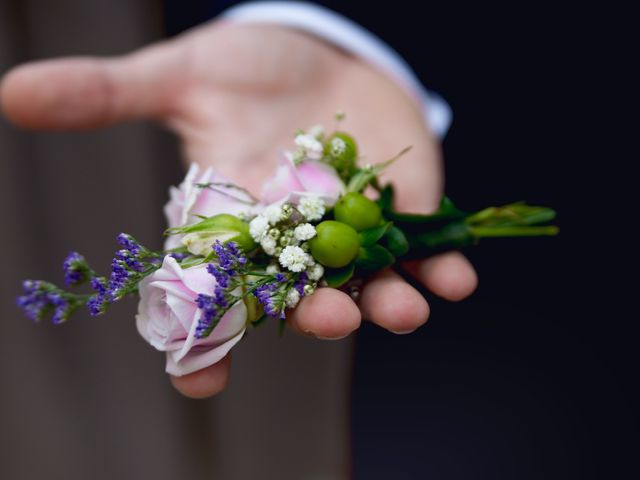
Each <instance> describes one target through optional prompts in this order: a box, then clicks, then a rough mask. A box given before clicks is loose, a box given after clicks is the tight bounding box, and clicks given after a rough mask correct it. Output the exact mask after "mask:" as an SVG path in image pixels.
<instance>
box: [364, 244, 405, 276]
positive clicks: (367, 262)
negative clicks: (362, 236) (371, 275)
mask: <svg viewBox="0 0 640 480" xmlns="http://www.w3.org/2000/svg"><path fill="white" fill-rule="evenodd" d="M395 261H396V259H395V257H394V256H393V255H392V254H391V252H389V250H387V249H386V248H384V247H383V246H382V245H379V244H376V245H373V246H371V247H364V248H360V251H359V252H358V256H357V258H356V262H355V263H356V267H357V268H358V269H361V270H367V271H373V272H376V271H378V270H382V269H383V268H387V267H389V266H391V265H393V264H394V262H395Z"/></svg>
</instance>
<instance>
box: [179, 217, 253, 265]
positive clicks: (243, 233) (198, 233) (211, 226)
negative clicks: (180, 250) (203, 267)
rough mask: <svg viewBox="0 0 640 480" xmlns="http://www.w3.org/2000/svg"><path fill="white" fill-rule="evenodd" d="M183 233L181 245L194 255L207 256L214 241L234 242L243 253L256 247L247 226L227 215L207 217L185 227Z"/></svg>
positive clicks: (236, 218)
mask: <svg viewBox="0 0 640 480" xmlns="http://www.w3.org/2000/svg"><path fill="white" fill-rule="evenodd" d="M183 231H184V233H185V235H184V237H183V238H182V243H183V244H184V245H185V246H186V247H187V249H188V250H189V252H191V253H192V254H194V255H202V256H205V257H206V256H207V255H209V254H210V253H211V251H212V250H211V247H212V245H213V244H214V243H215V242H216V240H220V241H221V242H222V243H227V242H235V243H237V244H238V246H239V247H240V248H241V249H242V250H243V251H245V252H249V251H251V250H253V249H254V248H255V246H256V245H255V242H254V241H253V239H252V238H251V235H250V234H249V224H247V223H246V222H243V221H242V220H240V219H239V218H238V217H236V216H234V215H229V214H227V213H221V214H219V215H215V216H213V217H209V218H207V219H206V220H203V221H202V222H199V223H196V224H195V225H191V226H189V227H185V228H184V229H183Z"/></svg>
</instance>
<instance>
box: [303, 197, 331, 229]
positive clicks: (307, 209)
mask: <svg viewBox="0 0 640 480" xmlns="http://www.w3.org/2000/svg"><path fill="white" fill-rule="evenodd" d="M298 211H299V212H300V213H301V214H302V215H304V217H305V218H306V219H307V220H309V221H310V222H313V221H315V220H320V219H321V218H322V216H323V215H324V212H325V209H324V201H323V200H322V199H321V198H320V197H316V196H313V195H309V196H305V197H302V198H301V199H300V203H299V204H298Z"/></svg>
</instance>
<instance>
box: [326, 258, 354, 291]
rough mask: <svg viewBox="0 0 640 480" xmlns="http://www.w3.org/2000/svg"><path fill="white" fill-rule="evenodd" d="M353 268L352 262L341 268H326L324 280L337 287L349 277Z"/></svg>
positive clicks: (332, 286)
mask: <svg viewBox="0 0 640 480" xmlns="http://www.w3.org/2000/svg"><path fill="white" fill-rule="evenodd" d="M354 270H355V264H354V262H351V263H350V264H349V265H347V266H346V267H342V268H327V269H325V271H324V280H325V281H326V282H327V285H329V286H330V287H331V288H338V287H341V286H342V285H344V284H345V283H347V282H348V281H349V280H350V279H351V277H352V276H353V272H354Z"/></svg>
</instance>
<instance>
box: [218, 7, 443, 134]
mask: <svg viewBox="0 0 640 480" xmlns="http://www.w3.org/2000/svg"><path fill="white" fill-rule="evenodd" d="M222 18H224V19H226V20H231V21H235V22H247V23H248V22H259V23H276V24H279V25H286V26H288V27H292V28H297V29H299V30H302V31H305V32H308V33H310V34H313V35H315V36H316V37H319V38H321V39H323V40H325V41H327V42H329V43H332V44H334V45H336V46H337V47H339V48H341V49H343V50H345V51H347V52H349V53H351V54H352V55H355V56H357V57H359V58H362V59H364V60H366V61H367V62H369V63H370V64H372V65H373V66H375V67H377V68H379V69H380V70H383V71H385V72H387V74H389V75H390V76H391V77H392V78H393V79H394V80H395V81H396V82H397V83H398V84H399V85H400V86H401V87H403V88H404V89H405V90H406V91H407V92H408V93H409V94H410V95H411V96H412V97H413V98H415V99H416V100H417V101H418V102H419V103H420V105H422V110H423V114H424V117H425V122H426V123H427V125H428V126H429V127H430V128H431V130H432V131H433V132H434V133H435V134H436V135H438V136H439V137H441V138H442V137H444V135H445V134H446V133H447V130H448V129H449V125H450V124H451V118H452V113H451V108H450V107H449V105H448V104H447V102H446V101H444V99H443V98H442V97H440V96H439V95H438V94H436V93H434V92H431V91H428V90H427V89H426V88H424V86H423V85H422V84H421V83H420V81H419V80H418V77H417V76H416V74H415V73H414V72H413V70H412V69H411V67H410V66H409V65H408V64H407V62H405V61H404V60H403V59H402V57H401V56H400V55H399V54H398V52H396V51H395V50H393V49H392V48H391V47H390V46H389V45H387V44H386V43H384V42H383V41H382V40H381V39H380V38H378V37H376V36H375V35H374V34H372V33H371V32H369V31H368V30H366V29H364V28H362V27H361V26H360V25H358V24H356V23H354V22H352V21H351V20H349V19H348V18H346V17H344V16H342V15H339V14H337V13H335V12H333V11H331V10H328V9H326V8H324V7H321V6H319V5H314V4H310V3H298V2H254V3H246V4H241V5H238V6H235V7H232V8H231V9H229V10H226V11H225V12H223V14H222Z"/></svg>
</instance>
